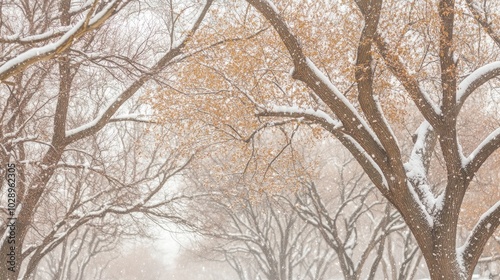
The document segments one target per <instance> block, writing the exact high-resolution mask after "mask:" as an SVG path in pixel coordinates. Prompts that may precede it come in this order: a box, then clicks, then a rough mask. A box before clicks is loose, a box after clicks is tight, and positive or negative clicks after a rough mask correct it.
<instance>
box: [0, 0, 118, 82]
mask: <svg viewBox="0 0 500 280" xmlns="http://www.w3.org/2000/svg"><path fill="white" fill-rule="evenodd" d="M120 2H121V0H115V1H111V2H110V3H109V4H107V5H106V7H105V8H104V9H102V10H101V11H100V12H99V13H97V14H95V15H94V16H92V17H91V13H93V12H94V10H95V9H94V8H95V5H96V4H97V1H96V2H95V4H94V7H92V8H91V9H90V10H89V12H88V14H87V16H86V17H85V18H83V19H81V20H80V21H79V22H78V23H77V24H75V26H73V27H72V28H71V29H69V30H68V31H67V32H66V33H64V35H63V36H62V37H61V38H60V39H59V40H57V41H56V42H54V43H50V44H47V45H45V46H41V47H36V48H32V49H29V50H27V51H25V52H23V53H21V54H19V55H17V56H16V57H14V58H12V59H10V60H8V61H7V62H5V63H4V64H3V65H2V66H0V81H5V80H6V79H7V78H9V77H10V76H12V75H14V74H17V73H20V72H22V71H23V70H25V69H26V68H28V67H29V66H30V65H32V64H34V63H36V62H39V61H43V60H48V59H50V58H52V57H53V56H55V55H56V54H58V53H61V52H63V51H64V50H66V49H68V48H69V47H70V46H71V45H72V44H73V43H74V42H75V40H77V39H78V38H80V37H81V36H83V35H84V34H85V33H87V32H88V31H91V30H94V29H96V28H98V27H100V26H101V25H102V24H103V23H104V22H105V21H106V20H107V19H108V18H109V17H111V16H112V15H113V13H114V12H115V11H116V10H117V7H118V4H119V3H120ZM47 36H48V35H47ZM42 37H43V36H42ZM35 39H37V38H35Z"/></svg>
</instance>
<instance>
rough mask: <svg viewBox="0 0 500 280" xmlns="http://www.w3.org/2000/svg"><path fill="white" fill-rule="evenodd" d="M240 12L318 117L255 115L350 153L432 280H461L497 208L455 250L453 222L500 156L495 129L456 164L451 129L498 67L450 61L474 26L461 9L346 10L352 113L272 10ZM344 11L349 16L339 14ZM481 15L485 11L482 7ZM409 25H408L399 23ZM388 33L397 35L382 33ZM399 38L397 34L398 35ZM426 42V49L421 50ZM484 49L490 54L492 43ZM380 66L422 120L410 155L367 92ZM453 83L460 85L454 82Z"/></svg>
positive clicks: (373, 90) (298, 110)
mask: <svg viewBox="0 0 500 280" xmlns="http://www.w3.org/2000/svg"><path fill="white" fill-rule="evenodd" d="M247 2H248V3H250V4H251V5H252V6H253V7H254V8H255V9H257V10H258V11H259V12H260V13H261V14H262V15H263V16H264V17H265V18H266V19H267V20H268V21H269V23H270V24H271V25H272V27H273V29H274V30H275V32H276V33H277V35H278V36H279V39H280V40H281V42H282V43H283V44H284V45H285V47H286V50H287V52H288V54H289V57H290V59H291V60H292V62H293V71H292V77H293V78H294V79H296V80H299V81H301V82H302V83H304V84H305V85H306V86H307V88H308V89H309V92H311V94H312V95H313V97H314V99H315V100H316V101H317V103H316V104H317V105H318V106H317V107H319V108H318V109H312V108H308V107H305V108H304V107H299V106H295V107H290V106H278V105H277V104H274V105H272V104H271V105H266V104H256V105H257V108H259V109H260V113H259V115H260V116H266V117H281V118H304V119H307V120H309V121H313V122H315V123H317V124H318V125H320V126H321V127H323V128H324V129H326V130H327V131H329V132H330V133H331V134H332V135H334V136H335V137H336V138H337V139H339V140H340V141H341V142H342V144H343V145H344V146H345V147H346V148H347V149H348V150H349V151H350V152H351V153H352V155H353V156H354V157H355V158H356V160H357V161H358V162H359V163H360V165H361V166H362V167H363V169H364V170H365V172H366V173H367V174H368V176H369V178H370V179H371V181H372V182H373V183H374V185H375V186H376V187H377V188H378V190H379V191H380V192H381V193H382V194H383V195H384V196H385V197H386V198H387V199H388V200H389V201H390V202H391V203H392V204H393V205H394V206H395V208H396V209H397V210H398V211H399V212H400V214H401V216H402V217H403V218H404V220H405V222H406V224H407V225H408V227H409V228H410V230H411V231H412V233H413V235H414V236H415V238H416V240H417V242H418V244H419V247H420V249H421V251H422V254H423V256H424V259H425V261H426V263H427V266H428V269H429V272H430V275H431V278H432V279H470V278H471V277H472V273H473V271H474V268H475V266H476V264H477V261H478V259H479V257H480V256H481V252H482V250H483V248H484V246H485V244H486V243H487V241H488V239H489V238H490V237H491V236H492V234H493V233H494V232H495V230H496V229H497V228H498V226H499V225H500V202H497V203H495V204H494V205H492V206H491V208H490V209H489V210H488V211H486V212H485V213H484V214H483V215H481V217H480V218H479V220H478V221H477V223H476V224H475V226H474V228H473V229H472V231H471V233H470V235H469V236H468V238H467V239H466V241H465V242H464V243H463V244H457V243H458V242H457V229H458V222H459V214H460V210H461V207H462V202H463V199H464V197H465V195H466V193H467V190H468V188H469V186H470V184H471V181H472V179H473V178H474V175H475V174H476V173H477V172H478V170H479V169H480V167H481V166H483V164H484V163H485V162H486V160H487V159H488V158H489V157H490V156H491V155H492V154H493V153H494V152H495V151H496V150H497V149H498V148H499V147H500V129H498V128H497V129H495V130H494V131H493V132H491V133H490V134H489V135H488V136H487V137H485V138H484V140H483V141H481V142H480V143H479V144H477V145H476V147H475V148H474V149H473V150H472V151H471V152H470V153H469V155H465V154H464V151H463V150H462V147H461V145H460V139H459V137H458V134H457V119H458V116H459V113H460V112H461V111H462V109H463V108H464V106H463V105H464V104H465V102H466V100H467V99H468V98H469V97H470V96H471V94H472V93H476V92H478V93H479V92H481V88H480V87H481V86H482V85H484V84H485V83H487V82H489V81H492V80H493V79H494V78H495V77H497V76H498V74H499V73H500V71H499V69H500V64H499V63H498V62H491V63H488V64H486V65H483V66H481V67H479V68H476V69H468V65H466V63H462V62H461V60H460V59H459V55H460V53H461V52H464V53H465V52H466V50H464V49H462V48H463V46H464V45H463V44H459V41H458V38H457V37H458V35H457V34H458V33H455V29H457V28H459V27H462V26H466V25H474V24H475V22H474V21H472V22H471V20H470V18H467V17H466V16H464V14H465V13H466V11H464V8H465V7H464V6H463V5H462V6H460V5H459V4H457V3H455V1H453V0H440V1H423V3H416V2H409V3H406V2H405V3H402V2H399V1H382V0H366V1H362V0H360V1H354V2H355V5H356V7H357V11H355V10H354V9H353V10H352V12H353V13H355V15H356V14H357V15H359V18H360V19H362V20H363V21H364V26H362V27H360V30H359V40H358V41H357V42H358V43H357V46H356V48H355V53H356V57H355V67H354V69H353V71H354V78H355V86H356V89H357V93H356V97H357V104H353V102H352V101H351V100H349V99H348V98H346V97H345V96H344V95H343V94H342V92H341V91H339V89H338V88H337V87H336V86H335V85H334V84H333V83H332V82H331V80H330V79H329V78H328V77H327V76H326V75H325V74H323V72H322V71H321V70H320V69H319V68H318V66H316V64H315V63H314V62H313V61H312V60H311V59H310V58H309V57H308V54H307V47H308V46H307V45H305V44H304V43H301V42H300V41H299V38H298V37H297V36H296V35H295V34H294V32H293V29H292V28H291V27H290V26H289V25H288V24H287V22H286V21H285V17H284V16H282V15H280V11H279V10H278V8H277V7H276V6H275V5H274V4H273V3H272V2H271V1H268V0H247ZM467 2H468V4H469V8H470V9H471V10H472V11H473V13H474V14H476V16H475V19H476V22H479V23H480V24H481V22H486V23H487V24H482V27H483V29H484V30H485V31H486V32H487V33H488V34H489V35H490V37H491V38H493V40H494V39H495V38H496V37H495V34H494V33H493V30H492V28H491V25H492V24H494V22H489V18H488V17H481V16H482V15H484V13H485V12H483V13H481V11H480V9H478V8H477V7H478V5H477V4H474V3H473V2H472V1H467ZM462 4H463V3H462ZM431 7H432V9H431ZM349 8H353V7H349V6H348V5H347V6H346V7H345V9H349ZM424 8H425V9H426V11H427V12H428V15H427V16H424V19H426V20H429V22H430V23H431V24H433V26H432V29H431V30H430V31H429V30H428V32H427V33H426V34H422V33H420V32H421V29H420V28H419V27H418V26H417V27H413V26H412V24H413V22H411V19H414V17H415V20H416V21H419V18H418V17H419V16H420V15H419V14H418V13H412V11H413V9H417V10H418V11H423V9H424ZM488 9H493V8H492V7H491V5H490V6H488ZM389 11H402V12H401V13H396V16H394V15H392V13H391V17H392V18H391V19H392V20H393V21H392V23H391V24H388V21H387V17H388V15H389ZM474 11H475V12H474ZM493 11H495V10H493ZM495 12H496V11H495ZM408 15H409V17H410V21H407V20H406V19H408V18H407V16H408ZM394 23H398V24H402V26H401V27H400V28H395V27H394V28H392V29H388V28H390V27H391V26H393V25H394ZM400 30H403V31H402V34H398V32H399V31H400ZM463 30H466V29H463ZM393 35H395V36H393ZM405 35H407V37H406V38H405ZM423 35H425V36H423ZM425 38H430V40H428V41H425V40H424V39H425ZM462 38H464V36H461V37H460V39H462ZM481 40H482V39H481ZM486 41H487V42H489V45H491V39H486ZM402 42H403V43H402ZM398 44H399V45H398ZM487 44H488V43H487ZM309 47H310V46H309ZM422 47H429V48H428V49H427V51H426V52H425V53H423V54H420V55H418V53H421V52H424V50H425V49H422ZM479 51H480V52H482V51H484V49H479ZM409 55H417V57H419V58H421V60H417V61H416V60H415V59H411V58H410V56H409ZM429 56H432V57H434V58H435V59H433V60H431V59H429ZM379 61H381V62H383V64H384V66H380V67H384V68H385V69H387V70H388V71H389V72H390V73H391V74H392V77H391V78H392V79H393V80H394V83H393V84H392V85H391V87H392V88H394V90H402V91H404V92H405V94H406V95H407V96H408V97H409V99H411V100H412V103H413V105H414V106H415V107H416V109H417V110H418V112H419V113H420V116H421V118H423V121H422V124H421V125H420V126H419V128H418V129H417V130H416V133H415V134H414V137H413V138H414V139H413V140H414V141H413V143H414V144H413V147H412V148H411V149H409V150H406V151H405V150H403V149H402V148H403V147H404V146H402V145H401V144H399V141H398V140H400V139H398V137H396V134H395V133H394V132H393V129H392V128H393V127H394V126H393V125H391V124H390V123H389V122H388V121H387V119H386V117H385V116H384V110H383V103H384V100H382V98H380V95H381V94H382V93H381V91H379V90H380V89H379V88H377V86H376V82H377V79H378V78H379V76H377V75H376V71H377V68H376V67H375V66H376V65H377V66H379V64H377V62H379ZM420 62H422V63H420ZM418 67H422V68H424V70H425V71H420V72H419V73H418V74H415V72H416V71H415V69H417V70H420V69H418ZM467 71H470V72H467ZM422 74H426V75H429V74H434V75H435V76H434V77H438V78H437V81H433V83H432V85H433V86H434V87H432V88H431V87H430V86H431V83H430V82H429V83H428V82H427V81H425V80H424V81H420V80H419V79H420V77H419V75H422ZM461 75H465V76H466V78H464V79H462V78H461ZM427 77H428V76H427ZM396 81H397V82H396ZM398 85H400V87H399V86H398ZM430 90H432V91H433V94H432V95H430V94H429V91H430ZM438 93H439V94H438ZM389 101H390V100H389ZM268 102H269V101H268ZM437 144H439V145H438V147H436V146H437ZM434 148H439V151H440V154H439V157H440V158H441V159H442V160H443V162H444V164H445V171H446V184H445V187H444V188H443V189H441V190H440V189H436V188H433V187H432V182H431V181H430V180H429V178H430V176H429V175H430V171H429V170H430V169H431V168H432V166H430V165H429V162H430V158H431V156H432V152H433V150H434Z"/></svg>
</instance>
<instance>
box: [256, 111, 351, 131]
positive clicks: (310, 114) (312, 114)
mask: <svg viewBox="0 0 500 280" xmlns="http://www.w3.org/2000/svg"><path fill="white" fill-rule="evenodd" d="M263 114H266V115H267V114H279V115H283V116H290V117H298V118H301V117H303V118H305V119H309V120H316V121H320V122H322V123H327V124H330V125H331V126H332V127H333V129H338V128H340V127H342V122H340V121H339V120H335V119H333V118H332V117H331V116H330V115H328V114H327V113H326V112H324V111H322V110H319V109H318V110H314V109H311V108H309V109H301V108H299V107H298V106H292V107H288V106H273V107H272V110H271V111H269V112H266V113H263Z"/></svg>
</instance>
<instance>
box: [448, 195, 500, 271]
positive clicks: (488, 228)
mask: <svg viewBox="0 0 500 280" xmlns="http://www.w3.org/2000/svg"><path fill="white" fill-rule="evenodd" d="M499 225H500V201H498V202H497V203H496V204H495V205H493V206H492V207H491V208H490V209H489V210H488V211H486V212H485V213H484V214H483V215H481V217H480V218H479V220H478V222H477V223H476V225H475V226H474V228H473V229H472V231H471V233H470V235H469V236H468V238H467V240H466V241H465V243H464V245H463V246H462V247H460V248H457V255H458V256H459V260H461V262H462V264H470V263H474V261H473V260H478V259H479V257H480V256H481V253H482V251H483V250H482V249H483V248H484V246H485V245H486V243H487V242H488V239H489V238H490V237H491V235H493V233H494V232H495V230H496V229H497V228H498V226H499Z"/></svg>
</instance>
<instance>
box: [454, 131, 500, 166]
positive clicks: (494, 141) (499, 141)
mask: <svg viewBox="0 0 500 280" xmlns="http://www.w3.org/2000/svg"><path fill="white" fill-rule="evenodd" d="M498 148H500V127H499V128H497V129H495V130H494V131H493V132H492V133H490V135H488V136H487V137H486V138H485V139H484V140H483V141H482V142H481V143H480V144H479V145H478V146H477V148H476V149H475V150H474V151H472V153H471V154H470V155H469V156H468V157H467V158H466V159H464V162H463V163H462V166H464V167H465V168H466V170H467V171H468V172H469V173H470V174H474V173H475V172H476V171H477V170H478V169H479V168H480V167H481V165H482V164H483V163H484V162H485V161H486V159H488V157H489V156H490V155H491V154H492V153H493V152H495V151H496V150H497V149H498Z"/></svg>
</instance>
